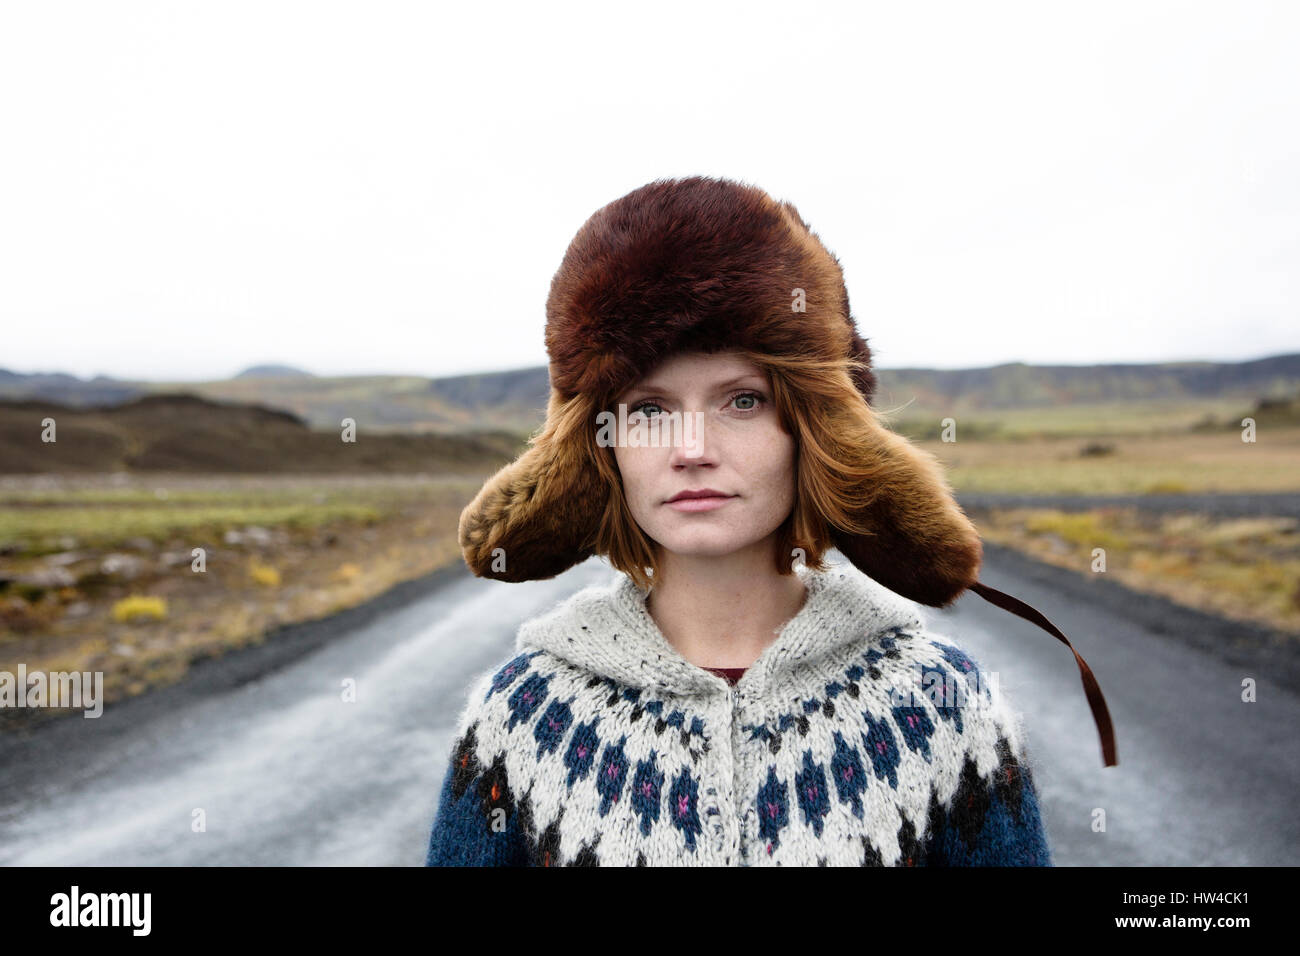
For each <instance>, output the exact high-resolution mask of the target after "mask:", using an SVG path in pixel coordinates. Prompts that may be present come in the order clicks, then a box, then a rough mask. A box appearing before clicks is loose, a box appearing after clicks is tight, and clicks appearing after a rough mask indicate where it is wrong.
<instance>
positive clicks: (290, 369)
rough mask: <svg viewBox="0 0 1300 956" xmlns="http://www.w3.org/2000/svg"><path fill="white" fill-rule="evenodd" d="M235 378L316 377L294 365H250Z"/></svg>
mask: <svg viewBox="0 0 1300 956" xmlns="http://www.w3.org/2000/svg"><path fill="white" fill-rule="evenodd" d="M234 377H235V378H315V377H316V376H315V375H314V374H313V373H311V372H308V371H305V370H303V369H300V368H295V367H294V366H292V365H250V366H249V367H248V368H246V369H244V370H243V371H242V372H240V373H238V374H237V375H235V376H234Z"/></svg>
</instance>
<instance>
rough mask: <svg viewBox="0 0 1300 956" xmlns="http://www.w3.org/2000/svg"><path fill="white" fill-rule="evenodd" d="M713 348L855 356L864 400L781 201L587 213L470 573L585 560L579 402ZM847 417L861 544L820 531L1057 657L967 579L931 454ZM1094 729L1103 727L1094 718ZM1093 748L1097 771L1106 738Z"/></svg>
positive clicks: (816, 270)
mask: <svg viewBox="0 0 1300 956" xmlns="http://www.w3.org/2000/svg"><path fill="white" fill-rule="evenodd" d="M800 306H802V310H801V309H800ZM728 348H742V349H749V350H752V351H755V352H759V353H766V354H773V355H783V356H806V357H814V358H817V357H820V358H824V359H826V360H839V359H843V358H845V357H846V356H847V357H850V358H855V359H857V360H859V361H860V362H861V363H863V365H862V366H861V367H859V368H858V369H857V370H856V371H855V372H854V376H853V380H852V381H853V388H852V389H846V392H845V394H844V395H843V396H842V401H843V402H865V403H868V404H869V403H870V402H871V400H872V398H873V397H874V395H875V391H876V377H875V374H874V373H873V372H872V371H871V370H870V362H871V351H870V349H869V348H868V346H867V343H866V341H865V340H864V339H863V338H862V336H861V335H860V334H859V332H858V329H857V326H856V323H855V322H854V319H853V317H852V315H851V313H850V311H849V296H848V291H847V289H846V288H845V284H844V275H843V271H842V270H841V268H840V263H839V261H838V260H837V259H836V257H835V256H834V255H833V254H832V253H831V252H830V251H829V250H827V248H826V247H825V246H824V245H823V244H822V242H821V240H820V239H819V238H818V237H817V235H816V234H815V233H814V232H813V231H812V230H811V229H810V228H809V226H808V224H807V223H806V222H804V220H803V218H802V217H801V216H800V215H799V212H798V210H797V209H795V207H794V206H793V205H791V204H790V203H789V202H780V201H777V200H775V199H773V198H772V197H771V196H769V195H768V194H767V193H766V192H764V191H763V190H761V189H759V188H757V187H755V186H751V185H746V184H742V183H738V182H734V181H731V180H725V179H715V178H710V177H703V176H692V177H689V178H686V179H661V180H656V181H654V182H652V183H649V184H647V185H645V186H642V187H641V188H639V189H636V190H633V191H632V192H630V193H628V194H627V195H625V196H623V197H622V198H620V199H617V200H615V201H614V202H611V203H609V204H608V205H606V206H604V207H602V208H601V209H599V210H597V211H596V212H595V214H593V215H592V216H591V218H590V219H588V220H587V222H586V223H585V224H584V225H583V226H582V228H581V229H579V230H578V234H577V235H576V236H575V237H574V239H573V241H572V243H571V244H570V245H569V248H568V251H567V252H566V253H565V256H564V260H563V262H562V263H561V264H560V268H559V270H558V271H557V272H556V273H555V277H554V278H553V279H552V282H551V290H550V296H549V297H548V299H547V303H546V350H547V354H548V355H549V357H550V386H551V395H550V400H549V403H548V407H547V420H546V424H545V426H544V427H543V429H542V430H541V432H540V433H539V434H538V435H536V436H535V437H534V438H533V439H532V441H531V443H530V447H529V448H528V450H527V451H526V452H524V453H523V454H522V455H521V456H520V457H519V458H518V459H517V460H516V461H514V462H512V463H511V464H509V465H507V466H506V467H504V468H502V469H501V470H500V471H498V472H497V473H496V474H495V475H493V476H492V477H491V478H490V479H489V480H488V482H487V483H486V484H485V485H484V487H483V488H482V490H481V491H480V492H479V493H478V495H477V496H476V497H475V498H474V500H473V501H472V502H471V503H470V504H469V505H468V506H467V507H466V508H465V510H464V511H463V513H462V514H461V518H460V526H459V537H460V544H461V548H462V550H463V551H464V555H465V561H466V563H467V564H468V565H469V567H470V569H471V570H472V571H473V572H474V573H475V574H477V575H479V576H482V577H490V578H493V579H496V580H502V581H528V580H536V579H542V578H551V577H554V576H555V575H557V574H560V573H561V572H563V571H565V570H567V569H569V568H571V567H573V566H574V565H575V564H578V563H580V562H582V561H584V560H585V559H587V558H589V557H591V556H592V554H593V540H594V538H595V533H596V529H597V527H598V522H599V520H600V517H601V508H600V507H599V506H593V502H596V503H599V502H603V501H605V500H606V499H607V497H608V494H609V489H608V488H606V487H605V482H604V480H603V479H602V478H601V476H600V474H599V472H598V470H597V468H596V467H595V465H594V464H593V463H592V462H590V461H589V460H588V459H587V457H586V455H585V453H584V448H585V446H584V445H583V443H582V442H581V441H580V440H579V438H580V436H579V435H578V433H577V430H578V429H590V428H594V427H595V423H594V421H593V420H592V419H591V414H592V412H593V408H592V406H591V404H590V403H589V402H587V403H584V402H583V401H582V399H583V398H584V397H590V396H593V395H599V394H615V393H618V392H620V391H621V390H622V389H623V388H626V387H627V386H630V385H631V384H633V383H634V382H635V381H636V380H638V379H639V378H640V377H641V376H643V375H644V374H646V373H648V372H649V371H651V370H652V369H653V368H655V367H656V366H657V365H658V364H659V363H660V362H662V361H663V360H664V359H666V358H668V357H669V356H670V355H672V354H673V353H676V352H679V351H703V352H711V351H717V350H721V349H728ZM853 421H855V422H859V421H862V422H866V424H862V425H859V426H858V430H857V431H855V433H854V434H851V435H847V436H844V439H843V440H842V441H837V442H836V443H835V446H836V447H837V448H844V449H847V450H848V451H847V453H850V454H856V455H861V456H862V459H863V460H864V461H872V462H877V463H879V462H885V463H886V464H887V467H886V468H885V472H886V474H887V475H888V478H887V479H886V480H885V481H884V482H882V483H881V484H880V486H879V487H874V488H873V489H872V493H871V494H866V493H864V495H863V504H862V508H861V513H860V514H859V515H858V516H857V517H859V518H861V519H865V520H863V522H862V524H863V526H865V527H870V528H871V529H872V533H871V534H870V535H851V534H847V533H845V532H842V531H836V532H834V533H833V535H832V537H833V540H834V543H835V546H836V547H837V548H838V549H839V550H840V551H841V552H842V553H843V554H844V556H845V557H847V558H848V559H849V560H850V561H851V562H853V564H854V565H856V566H857V567H858V568H859V569H860V570H861V571H862V572H863V573H865V574H866V575H867V576H869V577H871V578H872V579H874V580H876V581H879V582H880V583H881V584H883V585H885V586H886V587H888V588H889V589H891V590H893V591H895V592H897V593H898V594H901V595H903V596H904V597H906V598H909V599H911V600H913V601H916V602H918V603H921V604H926V605H930V606H933V607H943V606H946V605H948V604H951V603H952V602H953V601H955V600H956V599H957V598H958V597H959V596H960V595H961V594H962V592H963V591H965V590H967V589H972V590H975V591H976V592H977V593H980V594H981V596H983V597H985V598H986V599H987V600H990V601H992V602H994V603H996V604H998V605H999V606H1001V607H1003V608H1005V609H1007V610H1009V611H1011V612H1012V613H1016V614H1019V615H1020V616H1022V617H1026V618H1028V619H1030V620H1034V622H1035V623H1038V624H1039V626H1040V627H1044V629H1047V630H1050V631H1052V632H1054V633H1056V634H1058V635H1059V637H1058V639H1060V640H1062V641H1064V643H1065V644H1066V645H1067V646H1069V641H1068V640H1067V639H1066V638H1065V636H1064V635H1061V634H1059V632H1055V630H1054V628H1052V626H1051V625H1050V623H1048V622H1046V619H1045V618H1043V619H1042V620H1041V621H1039V620H1038V618H1041V617H1042V616H1041V615H1039V614H1038V612H1037V611H1035V610H1034V609H1032V608H1029V607H1028V605H1023V604H1021V603H1020V602H1018V601H1017V600H1016V599H1015V598H1012V597H1010V596H1009V595H1003V594H1002V593H1001V592H997V591H994V590H993V589H992V588H988V587H987V586H986V585H983V584H980V583H979V582H978V580H977V579H978V575H979V569H980V562H981V558H982V547H981V544H980V538H979V534H978V532H977V531H976V529H975V527H974V525H973V524H972V523H971V521H970V519H969V518H967V517H966V515H965V513H964V512H963V511H962V509H961V508H960V506H959V505H958V504H957V502H956V500H955V498H954V497H953V494H952V492H951V489H950V487H949V485H948V483H947V481H946V479H945V478H944V475H943V472H942V469H941V467H940V465H939V462H938V460H937V459H936V458H935V457H934V456H933V455H931V454H929V453H928V452H925V451H924V450H922V449H919V448H917V447H915V446H914V445H913V444H912V443H911V442H909V441H908V440H907V439H905V438H903V437H901V436H899V435H897V434H895V433H894V432H892V431H890V430H889V429H887V428H884V427H882V426H879V425H876V424H874V421H873V416H856V417H855V418H854V419H853ZM823 433H827V432H823ZM502 556H504V558H505V561H504V562H500V561H498V560H497V559H498V558H499V557H502ZM502 565H504V566H502ZM1031 614H1032V615H1037V618H1035V617H1032V616H1031ZM1071 650H1073V648H1072V647H1071ZM1075 657H1076V659H1077V660H1078V662H1079V665H1080V670H1081V672H1082V673H1083V675H1084V685H1085V689H1087V690H1088V692H1089V700H1090V702H1092V703H1093V710H1094V716H1097V717H1098V727H1099V729H1100V728H1101V726H1102V721H1101V717H1100V715H1098V701H1100V707H1101V712H1102V713H1104V712H1105V703H1104V700H1101V699H1100V694H1101V692H1100V689H1099V688H1097V689H1096V698H1094V697H1093V693H1092V688H1090V687H1089V683H1090V679H1091V672H1090V671H1088V669H1087V665H1086V664H1084V663H1083V660H1082V658H1080V657H1079V656H1078V654H1077V652H1076V653H1075ZM1091 683H1092V684H1093V685H1095V683H1096V682H1095V680H1092V681H1091ZM1105 721H1106V724H1107V726H1109V715H1106V717H1105ZM1105 736H1106V735H1105V733H1103V737H1105ZM1103 749H1105V747H1103ZM1109 751H1110V753H1109V756H1110V757H1111V758H1112V760H1111V761H1110V762H1113V751H1114V743H1113V739H1112V740H1111V741H1110V747H1109Z"/></svg>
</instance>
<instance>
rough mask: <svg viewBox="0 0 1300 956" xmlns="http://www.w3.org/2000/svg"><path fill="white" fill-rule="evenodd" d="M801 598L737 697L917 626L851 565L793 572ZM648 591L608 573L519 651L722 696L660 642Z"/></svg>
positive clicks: (522, 640) (714, 682)
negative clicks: (850, 646) (802, 589)
mask: <svg viewBox="0 0 1300 956" xmlns="http://www.w3.org/2000/svg"><path fill="white" fill-rule="evenodd" d="M795 573H797V574H798V575H799V576H800V578H801V579H802V580H803V582H804V585H805V586H806V588H807V591H808V594H807V597H806V599H805V600H804V604H803V607H802V608H800V610H799V611H798V613H797V614H795V616H794V617H793V618H791V619H790V620H789V621H787V622H786V623H785V624H784V625H783V626H782V627H781V628H779V629H778V631H777V634H776V639H775V640H774V641H773V642H772V643H771V644H769V645H768V646H767V648H765V649H764V651H763V652H762V653H761V654H760V655H759V657H758V659H757V660H756V661H755V662H754V663H753V664H752V665H751V666H750V667H749V668H748V669H747V670H746V671H745V673H744V675H743V676H742V677H741V678H740V681H739V683H738V684H737V685H736V691H737V693H738V694H739V695H740V696H741V697H743V698H746V699H750V698H760V697H763V696H765V695H768V694H772V693H775V692H777V690H778V689H779V688H781V687H783V686H785V685H798V684H800V683H803V682H804V681H805V680H806V679H811V678H813V677H815V676H816V675H818V674H819V672H820V670H821V668H820V667H819V665H820V664H821V663H822V662H823V661H824V660H825V659H826V658H828V657H830V656H831V655H832V654H834V652H835V651H836V650H837V649H839V648H841V647H842V646H843V645H845V644H847V643H860V644H862V646H863V648H864V649H866V647H867V646H868V645H869V644H871V643H876V642H878V641H879V640H880V639H881V638H884V637H887V636H889V635H890V633H891V632H893V631H894V630H896V629H898V628H907V627H916V626H924V622H923V620H922V617H921V613H920V609H919V607H918V606H917V605H916V604H915V603H914V602H912V601H909V600H907V599H906V598H904V597H901V596H900V595H898V594H896V593H894V592H893V591H890V590H889V589H888V588H886V587H884V586H883V585H881V584H879V583H878V582H876V581H874V580H873V579H871V578H870V577H868V576H867V575H865V574H863V573H862V572H861V571H859V570H858V569H857V568H855V567H854V566H853V565H850V564H837V565H832V566H830V567H829V568H828V569H827V570H824V571H817V570H812V569H809V568H806V567H804V566H802V565H799V566H797V567H796V572H795ZM648 594H649V591H647V590H644V589H642V588H639V587H638V586H637V585H636V583H635V582H634V581H633V579H632V578H631V577H630V576H629V575H626V574H623V573H622V572H616V577H615V579H614V580H613V582H612V583H609V584H606V585H595V586H592V587H589V588H586V589H584V590H582V591H579V592H577V593H576V594H574V595H572V596H570V597H569V598H567V599H566V600H565V601H563V602H561V603H560V604H559V605H558V606H556V607H554V608H552V609H551V610H550V611H548V612H546V613H544V614H542V615H540V616H538V617H535V618H533V619H532V620H530V621H528V622H526V623H525V624H523V625H522V626H521V627H520V629H519V633H518V637H517V639H516V646H517V649H518V650H519V651H520V652H527V651H529V650H534V649H538V648H540V649H542V650H545V651H547V652H549V653H550V654H552V655H554V656H556V657H559V658H561V659H563V660H565V661H568V662H570V663H571V664H574V665H575V666H578V667H580V668H582V669H584V670H586V671H589V672H591V673H592V674H594V675H596V676H599V677H602V678H610V679H612V680H615V681H618V682H619V683H621V684H624V685H627V686H631V687H636V688H645V689H652V690H655V691H659V692H668V693H675V694H680V695H683V696H694V695H716V694H718V693H720V692H721V693H730V691H731V688H730V686H729V684H728V683H727V681H726V680H725V679H724V678H722V677H720V676H718V675H716V674H712V673H710V672H709V671H707V670H705V669H704V668H702V667H699V666H697V665H695V664H692V663H691V662H690V661H688V660H686V658H684V657H683V656H682V655H681V653H680V652H679V651H678V650H677V649H676V648H675V647H673V645H672V644H670V643H669V642H668V639H667V638H666V637H664V634H663V632H662V631H661V630H660V629H659V626H658V625H657V624H656V623H655V620H654V618H653V617H651V616H650V613H649V611H648V610H647V608H646V597H647V595H648Z"/></svg>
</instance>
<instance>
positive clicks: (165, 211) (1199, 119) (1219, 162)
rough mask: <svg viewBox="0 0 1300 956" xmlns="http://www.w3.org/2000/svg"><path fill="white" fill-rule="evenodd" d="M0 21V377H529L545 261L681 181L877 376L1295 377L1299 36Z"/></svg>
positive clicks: (20, 17)
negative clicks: (768, 222)
mask: <svg viewBox="0 0 1300 956" xmlns="http://www.w3.org/2000/svg"><path fill="white" fill-rule="evenodd" d="M1049 7H1050V9H1049ZM0 10H2V11H3V12H0V136H2V137H3V140H2V141H0V322H2V323H3V334H2V335H0V367H5V368H9V369H12V370H16V371H23V372H32V371H45V370H49V371H54V370H59V371H68V372H72V373H74V374H77V375H82V376H92V375H96V374H100V373H102V374H107V375H113V376H120V377H138V378H149V379H173V380H176V379H183V380H193V379H204V378H220V377H225V376H227V375H230V374H233V373H235V372H237V371H239V370H240V369H242V368H244V367H246V366H248V365H250V364H255V363H261V362H285V363H290V364H293V365H298V366H301V367H303V368H306V369H308V370H310V371H313V372H316V373H318V374H330V375H342V374H363V373H408V374H417V375H449V374H458V373H464V372H473V371H488V370H496V369H509V368H519V367H523V366H530V365H541V364H544V363H545V362H546V352H545V349H544V346H543V337H542V335H543V327H544V323H545V301H546V294H547V290H548V288H549V285H550V280H551V276H552V275H553V274H554V272H555V270H556V268H557V267H558V266H559V264H560V260H561V258H562V257H563V254H564V250H565V247H566V246H567V245H568V243H569V241H570V240H571V239H572V237H573V235H574V233H575V232H576V231H577V229H578V227H579V226H580V225H581V224H582V223H583V221H584V220H585V219H586V218H587V217H588V216H590V215H591V213H592V212H594V211H595V210H596V209H597V208H599V207H600V206H602V205H604V204H605V203H607V202H609V201H611V200H613V199H615V198H617V197H619V196H621V195H623V194H624V193H626V192H629V191H630V190H632V189H635V188H636V187H638V186H640V185H642V184H644V183H646V182H649V181H650V180H652V179H656V178H659V177H663V176H682V175H691V174H697V173H698V174H707V175H713V176H726V177H730V178H734V179H740V180H744V181H747V182H752V183H754V184H756V185H759V186H761V187H763V188H764V189H766V190H767V191H768V192H770V193H772V194H773V195H774V196H776V197H777V198H780V199H788V200H790V201H792V202H794V203H795V205H797V206H798V208H799V211H800V212H801V213H802V215H803V217H804V218H805V219H806V220H808V221H809V223H810V224H811V225H812V227H813V228H814V230H815V231H817V232H818V234H819V235H820V236H821V237H822V239H823V241H824V242H825V243H826V244H827V246H828V247H829V248H831V249H832V250H833V251H834V252H835V253H836V255H838V256H839V258H840V261H841V262H842V263H843V265H844V269H845V275H846V278H847V282H848V289H849V296H850V302H851V304H852V307H853V314H854V316H855V317H856V319H857V321H858V326H859V328H860V329H861V331H862V333H863V334H864V335H865V336H866V337H867V340H868V342H869V343H870V345H871V346H872V349H873V352H874V354H875V358H876V362H877V364H878V365H879V366H880V367H883V368H891V367H900V366H927V367H937V368H959V367H969V366H982V365H993V364H998V363H1002V362H1011V361H1025V362H1033V363H1053V364H1086V363H1093V362H1147V361H1171V360H1185V359H1209V360H1239V359H1250V358H1258V357H1262V356H1266V355H1271V354H1276V353H1279V352H1293V351H1300V283H1298V282H1297V275H1298V273H1300V268H1298V267H1300V71H1298V70H1297V68H1296V52H1297V49H1300V5H1298V4H1295V3H1276V4H1274V3H1259V2H1250V3H1226V2H1222V3H1216V4H1192V3H1185V2H1177V3H1134V2H1125V3H1118V4H1101V3H1097V2H1088V3H1075V4H1070V5H1069V6H1068V7H1067V6H1066V5H1064V4H1058V3H1054V4H1045V3H1041V2H1040V3H1023V4H1003V3H998V4H991V3H987V2H980V3H970V2H965V3H959V4H952V5H949V4H943V5H934V4H904V3H897V2H895V3H888V4H879V5H869V4H866V3H860V2H855V3H842V4H819V3H814V2H808V0H800V2H798V3H793V2H789V0H787V2H783V3H779V4H765V3H759V2H754V0H746V2H739V3H726V4H723V3H710V2H707V0H692V2H688V3H672V2H664V0H654V2H650V3H644V4H641V5H631V4H610V3H591V4H576V3H534V4H518V5H515V6H511V5H509V4H447V3H411V4H405V3H386V2H376V0H366V2H352V3H325V2H321V0H311V2H307V3H277V2H267V0H259V2H256V3H247V4H245V3H235V2H230V0H223V2H220V3H204V4H199V3H181V2H166V3H156V4H155V3H135V2H119V0H115V2H111V3H105V2H102V0H101V2H92V3H63V2H47V0H39V2H37V0H33V2H28V3H6V4H4V6H3V7H2V8H0Z"/></svg>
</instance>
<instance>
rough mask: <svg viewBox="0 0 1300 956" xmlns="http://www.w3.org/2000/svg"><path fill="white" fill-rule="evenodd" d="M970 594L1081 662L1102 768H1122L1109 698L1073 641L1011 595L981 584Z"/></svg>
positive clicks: (1084, 688) (1032, 608)
mask: <svg viewBox="0 0 1300 956" xmlns="http://www.w3.org/2000/svg"><path fill="white" fill-rule="evenodd" d="M970 590H972V591H974V592H975V593H976V594H978V595H979V596H980V597H982V598H983V599H984V600H986V601H988V602H989V603H990V604H996V605H997V606H998V607H1000V608H1002V610H1004V611H1010V612H1011V613H1012V614H1015V615H1018V616H1019V617H1023V618H1024V619H1025V620H1026V621H1029V622H1031V623H1033V624H1037V625H1038V626H1039V627H1041V628H1042V629H1043V630H1045V631H1047V632H1048V633H1049V634H1052V635H1054V636H1055V637H1056V639H1057V640H1058V641H1060V642H1061V643H1062V644H1064V645H1065V646H1066V647H1068V648H1069V649H1070V653H1072V654H1073V655H1074V659H1075V660H1076V661H1078V662H1079V675H1080V676H1081V677H1082V678H1083V691H1084V693H1085V694H1087V695H1088V705H1089V706H1090V707H1092V719H1093V721H1094V722H1095V723H1096V724H1097V733H1098V734H1099V735H1100V737H1101V754H1102V765H1103V766H1106V767H1113V766H1115V765H1116V764H1118V763H1119V759H1118V758H1117V757H1116V756H1115V728H1114V726H1113V725H1112V724H1111V721H1110V711H1109V710H1108V709H1107V708H1106V698H1105V697H1103V696H1102V693H1101V687H1100V686H1099V685H1098V684H1097V678H1095V677H1093V676H1092V668H1090V667H1089V666H1088V664H1087V662H1086V661H1085V660H1084V659H1083V658H1082V657H1080V656H1079V652H1078V651H1076V650H1075V649H1074V645H1073V644H1071V643H1070V639H1069V638H1068V637H1066V636H1065V635H1064V634H1062V633H1061V630H1060V628H1058V627H1057V626H1056V625H1055V624H1053V623H1052V622H1051V621H1049V620H1048V619H1047V618H1045V617H1043V615H1042V614H1041V613H1040V612H1039V611H1038V610H1037V608H1034V607H1031V606H1030V605H1028V604H1026V603H1025V602H1024V601H1021V600H1020V599H1019V598H1014V597H1012V596H1011V595H1010V594H1006V593H1004V592H1002V591H999V590H997V589H996V588H991V587H989V586H988V585H987V584H981V583H980V582H979V581H976V582H975V583H974V584H972V585H971V586H970Z"/></svg>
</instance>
